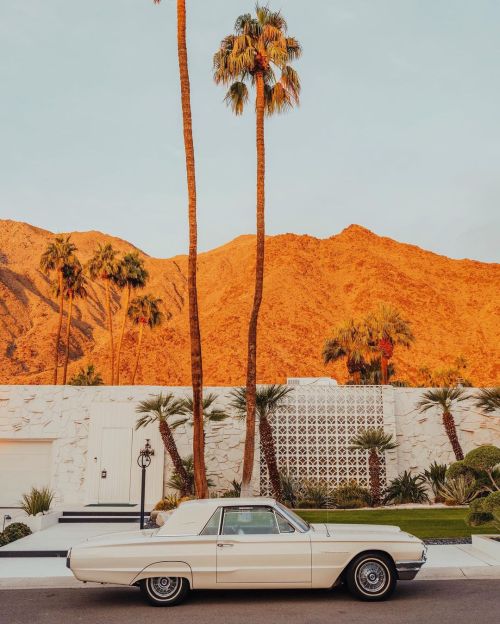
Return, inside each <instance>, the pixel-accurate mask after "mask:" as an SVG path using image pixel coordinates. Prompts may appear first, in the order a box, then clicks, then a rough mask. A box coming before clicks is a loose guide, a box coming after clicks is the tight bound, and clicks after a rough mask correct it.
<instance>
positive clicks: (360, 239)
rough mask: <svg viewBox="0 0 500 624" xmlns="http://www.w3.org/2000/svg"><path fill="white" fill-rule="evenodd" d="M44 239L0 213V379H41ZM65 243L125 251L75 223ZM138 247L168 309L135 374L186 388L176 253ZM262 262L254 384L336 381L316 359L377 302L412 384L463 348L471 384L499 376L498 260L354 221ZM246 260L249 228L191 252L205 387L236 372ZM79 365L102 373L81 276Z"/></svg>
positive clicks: (182, 296) (47, 343)
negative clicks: (391, 312) (462, 255)
mask: <svg viewBox="0 0 500 624" xmlns="http://www.w3.org/2000/svg"><path fill="white" fill-rule="evenodd" d="M52 236H53V235H52V233H51V232H48V231H46V230H42V229H39V228H36V227H32V226H30V225H27V224H25V223H20V222H15V221H0V339H1V345H2V346H1V352H0V363H1V369H0V371H1V372H0V382H1V383H4V384H8V383H18V384H45V383H50V382H51V378H52V377H51V370H50V366H51V363H52V348H53V343H54V335H55V331H56V323H57V305H56V302H55V300H54V296H53V294H52V290H51V286H50V283H49V281H48V279H47V278H46V277H45V276H44V275H43V274H42V273H41V272H40V271H39V269H38V266H39V259H40V255H41V253H42V251H43V250H44V248H45V246H46V245H47V242H48V241H49V240H50V239H51V237H52ZM72 241H73V242H74V243H75V244H76V246H77V247H78V255H79V257H80V260H81V261H82V263H84V262H86V261H87V260H88V259H89V257H90V256H91V254H92V251H93V249H94V247H95V246H96V244H97V243H104V242H110V243H112V245H113V246H114V247H116V248H117V249H118V250H119V251H120V252H126V251H129V250H132V249H135V247H133V245H131V244H130V243H127V242H126V241H123V240H121V239H118V238H114V237H112V236H108V235H105V234H102V233H100V232H75V233H73V234H72ZM140 253H141V254H142V252H140ZM142 255H143V257H144V259H145V263H146V267H147V269H148V271H149V272H150V275H151V279H150V282H149V284H148V286H147V287H146V290H145V292H151V293H153V294H155V295H156V296H159V297H161V298H162V299H163V302H164V307H165V308H166V309H168V310H169V311H170V312H171V314H172V318H171V319H170V320H169V321H168V322H166V323H165V324H164V325H163V326H162V327H161V328H160V329H158V330H157V331H155V332H152V333H151V332H149V331H146V332H145V333H146V336H145V341H144V348H143V357H142V360H141V364H140V367H139V374H138V382H139V383H141V384H158V385H188V384H189V382H190V364H189V337H188V323H187V290H186V269H187V258H186V257H185V256H177V257H174V258H170V259H166V260H163V259H157V258H151V257H149V256H147V255H146V254H142ZM266 258H267V265H266V276H265V294H264V303H263V307H262V313H261V319H260V338H259V361H258V380H259V382H262V383H264V382H283V381H284V380H285V379H286V377H288V376H290V377H291V376H324V375H328V376H329V375H332V376H334V377H336V378H337V379H339V380H341V381H343V380H345V367H344V366H343V365H342V364H339V365H338V366H337V365H336V366H334V367H331V366H328V367H325V365H324V364H323V362H322V359H321V351H322V347H323V343H324V340H325V338H326V337H327V336H328V334H329V331H330V329H331V328H332V327H333V326H334V325H335V324H337V323H339V322H341V321H342V320H344V319H346V318H348V317H350V316H362V315H364V314H366V312H368V311H369V310H370V309H373V308H374V307H375V306H376V305H377V304H378V303H379V302H386V303H390V304H392V305H394V306H395V307H397V308H398V309H400V310H401V311H402V312H403V314H404V316H405V317H406V318H408V319H409V320H410V321H411V323H412V329H413V332H414V334H415V336H416V341H415V344H414V346H413V347H412V348H411V349H410V350H405V349H399V350H396V353H395V358H394V363H395V366H396V369H397V377H399V378H402V379H407V380H410V381H415V379H416V377H417V371H418V368H419V367H420V366H422V365H427V366H429V367H430V368H431V369H436V368H443V367H447V366H450V365H451V364H452V363H453V361H454V359H455V358H456V357H457V356H464V357H465V358H466V359H467V361H468V363H469V368H468V370H467V376H468V377H469V378H470V379H472V380H473V382H474V383H475V384H476V385H489V384H492V383H495V382H496V383H498V381H499V377H500V374H499V373H500V357H499V356H500V352H499V347H500V323H499V318H500V314H499V312H500V299H499V291H498V286H499V284H500V265H496V264H486V263H481V262H475V261H472V260H451V259H449V258H446V257H443V256H439V255H436V254H434V253H431V252H428V251H424V250H423V249H420V248H418V247H415V246H412V245H406V244H402V243H398V242H396V241H394V240H391V239H389V238H383V237H379V236H377V235H375V234H373V233H372V232H370V231H369V230H367V229H365V228H363V227H360V226H357V225H352V226H350V227H348V228H347V229H345V230H344V231H343V232H341V233H340V234H338V235H336V236H332V237H330V238H327V239H317V238H313V237H311V236H297V235H294V234H284V235H279V236H272V237H268V239H267V256H266ZM253 267H254V237H253V236H241V237H239V238H236V239H235V240H233V241H232V242H230V243H228V244H227V245H224V246H222V247H219V248H217V249H213V250H212V251H209V252H206V253H203V254H201V255H200V274H199V294H200V307H201V328H202V334H203V349H204V375H205V383H206V384H207V385H233V384H241V383H243V381H244V377H245V351H246V331H247V322H248V316H249V312H250V306H251V301H252V294H253V275H252V273H253ZM113 307H114V312H115V327H116V329H118V327H119V324H120V322H121V318H122V314H123V309H122V308H121V300H120V294H119V293H115V295H114V298H113ZM63 331H64V326H63ZM135 340H136V330H135V329H134V328H132V327H130V326H129V327H128V331H127V334H126V339H125V345H124V353H123V356H122V361H123V372H122V380H123V382H125V383H126V382H127V380H128V379H130V377H131V368H132V363H133V354H134V349H135ZM89 362H92V363H94V364H95V365H96V368H97V369H98V370H99V371H100V372H101V373H102V374H103V376H104V378H105V380H106V381H107V380H109V377H110V372H109V364H108V337H107V332H106V327H105V307H104V292H103V289H102V287H101V286H100V285H97V284H91V287H90V289H89V297H88V298H87V300H86V301H84V302H81V301H78V302H77V303H76V310H75V314H74V329H73V334H72V342H71V365H70V371H69V372H70V375H71V374H72V373H74V372H76V371H77V369H78V368H79V367H80V366H82V365H84V364H87V363H89Z"/></svg>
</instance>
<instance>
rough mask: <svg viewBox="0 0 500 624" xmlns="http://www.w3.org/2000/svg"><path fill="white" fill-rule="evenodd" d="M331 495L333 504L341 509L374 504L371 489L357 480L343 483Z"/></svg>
mask: <svg viewBox="0 0 500 624" xmlns="http://www.w3.org/2000/svg"><path fill="white" fill-rule="evenodd" d="M331 496H332V502H333V505H334V506H335V507H338V508H339V509H359V508H360V507H370V506H371V504H372V497H371V494H370V490H368V488H365V487H363V486H361V485H359V484H358V483H357V482H356V481H348V482H347V483H342V484H341V485H339V486H337V487H336V488H335V489H334V490H332V493H331Z"/></svg>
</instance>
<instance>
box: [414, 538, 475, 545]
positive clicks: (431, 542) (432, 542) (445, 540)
mask: <svg viewBox="0 0 500 624" xmlns="http://www.w3.org/2000/svg"><path fill="white" fill-rule="evenodd" d="M422 541H423V542H424V544H428V545H429V546H439V545H440V546H443V545H448V544H472V538H471V537H436V538H434V539H433V538H429V539H424V540H422Z"/></svg>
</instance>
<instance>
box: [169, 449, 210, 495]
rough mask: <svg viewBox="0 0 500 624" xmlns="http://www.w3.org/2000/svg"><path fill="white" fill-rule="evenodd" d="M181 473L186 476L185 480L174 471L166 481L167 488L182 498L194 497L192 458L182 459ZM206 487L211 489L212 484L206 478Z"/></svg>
mask: <svg viewBox="0 0 500 624" xmlns="http://www.w3.org/2000/svg"><path fill="white" fill-rule="evenodd" d="M182 466H183V471H184V472H185V474H186V477H185V479H184V478H183V477H181V475H180V474H179V472H178V471H177V470H175V471H174V472H173V474H172V476H171V477H170V479H169V480H168V481H167V486H168V487H169V488H171V489H172V490H177V491H178V492H181V493H183V497H185V496H195V482H194V461H193V456H192V455H190V456H189V457H185V458H184V459H182ZM207 485H208V487H213V486H214V483H213V481H212V480H211V479H209V478H208V477H207Z"/></svg>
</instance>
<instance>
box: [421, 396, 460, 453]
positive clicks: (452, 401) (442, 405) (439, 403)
mask: <svg viewBox="0 0 500 624" xmlns="http://www.w3.org/2000/svg"><path fill="white" fill-rule="evenodd" d="M468 398H469V395H468V394H466V393H465V392H464V390H463V389H462V388H434V389H432V390H427V391H426V392H424V393H423V395H422V398H421V399H420V401H419V402H418V403H417V408H418V409H419V411H420V412H426V411H427V410H429V409H431V408H433V407H438V408H439V409H440V410H441V414H442V421H443V427H444V430H445V431H446V435H447V436H448V439H449V441H450V444H451V448H452V449H453V452H454V453H455V459H456V460H457V461H460V460H462V459H463V458H464V453H463V451H462V447H461V445H460V442H459V440H458V436H457V427H456V425H455V419H454V418H453V414H452V413H451V409H452V407H453V406H454V405H456V404H457V403H459V402H461V401H466V400H467V399H468Z"/></svg>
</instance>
